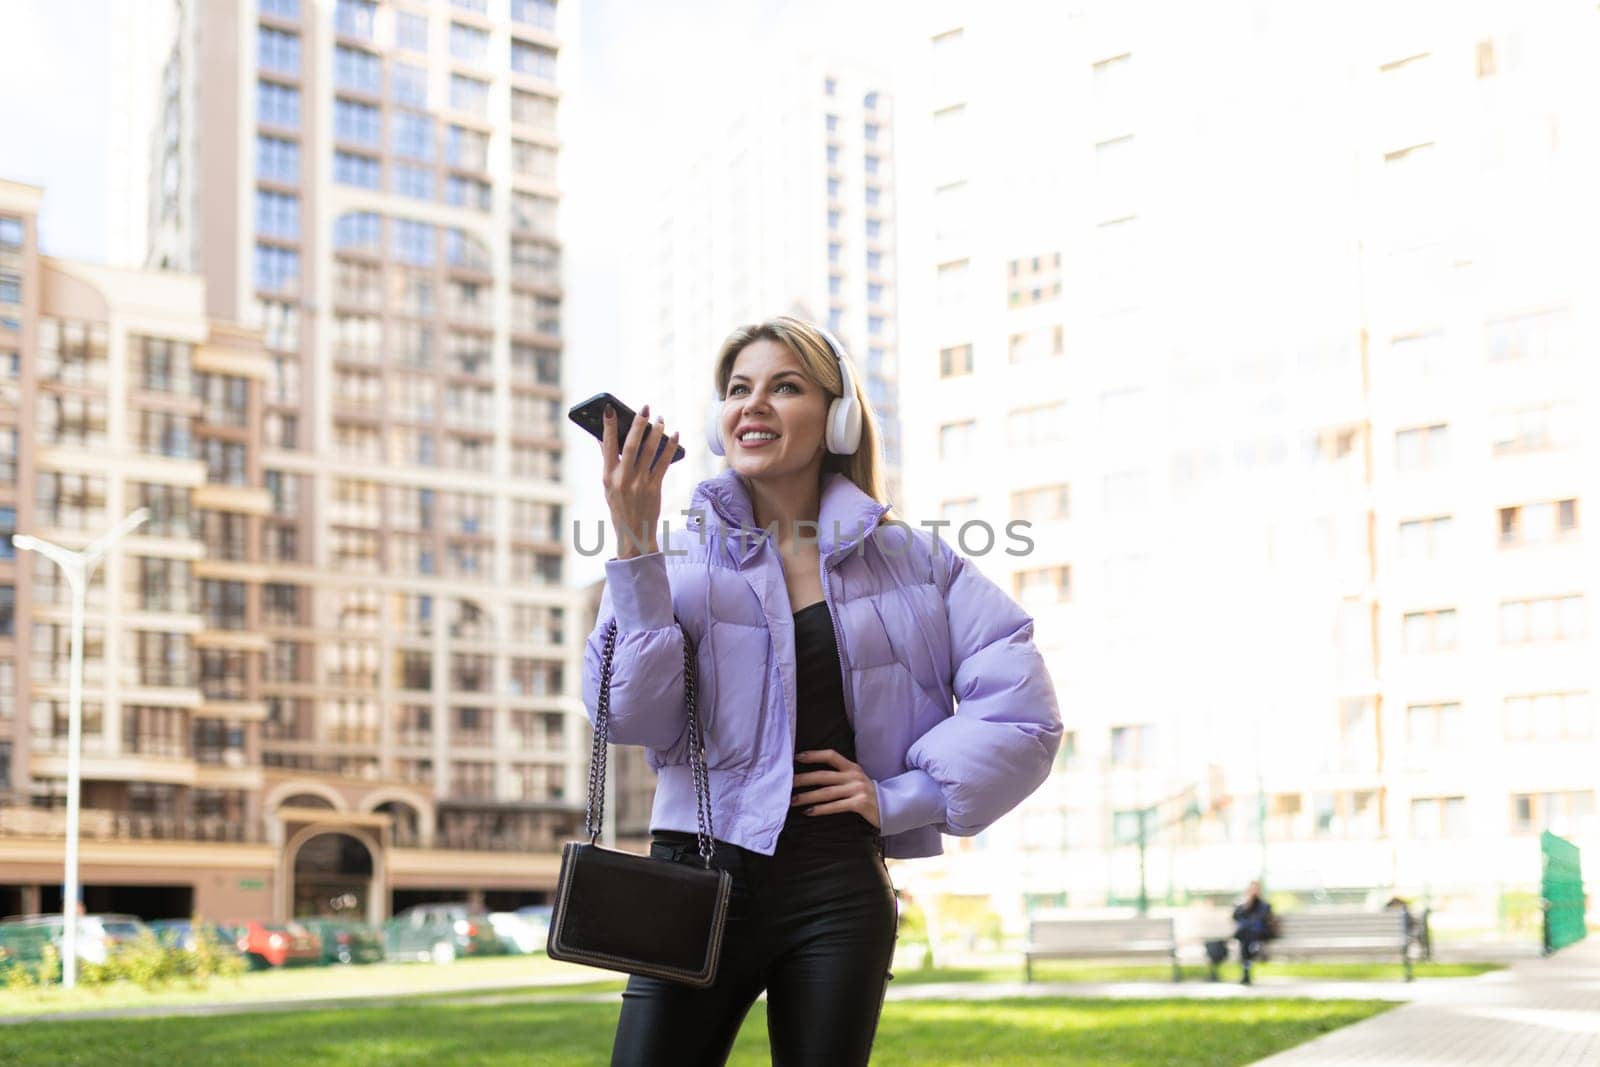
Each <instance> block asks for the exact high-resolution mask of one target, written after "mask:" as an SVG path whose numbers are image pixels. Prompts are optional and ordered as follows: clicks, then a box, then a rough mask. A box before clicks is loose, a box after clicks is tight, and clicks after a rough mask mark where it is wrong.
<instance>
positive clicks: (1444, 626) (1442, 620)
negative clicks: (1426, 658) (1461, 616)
mask: <svg viewBox="0 0 1600 1067" xmlns="http://www.w3.org/2000/svg"><path fill="white" fill-rule="evenodd" d="M1456 639H1457V634H1456V611H1455V609H1454V608H1439V609H1437V610H1433V611H1412V612H1408V613H1406V615H1405V616H1404V618H1402V620H1401V642H1402V646H1403V648H1404V649H1405V651H1406V652H1448V651H1450V650H1451V649H1453V648H1455V647H1456Z"/></svg>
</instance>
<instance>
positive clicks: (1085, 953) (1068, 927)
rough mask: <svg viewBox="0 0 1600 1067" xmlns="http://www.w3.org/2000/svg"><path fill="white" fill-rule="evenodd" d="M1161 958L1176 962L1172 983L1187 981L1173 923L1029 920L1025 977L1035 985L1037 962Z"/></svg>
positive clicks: (1109, 920)
mask: <svg viewBox="0 0 1600 1067" xmlns="http://www.w3.org/2000/svg"><path fill="white" fill-rule="evenodd" d="M1151 957H1159V958H1162V959H1167V960H1170V961H1171V962H1172V980H1173V981H1174V982H1179V981H1182V980H1183V974H1182V972H1181V971H1179V970H1178V940H1177V937H1176V936H1175V931H1174V924H1173V921H1172V920H1171V919H1148V918H1146V919H1057V918H1045V917H1036V918H1032V919H1030V920H1028V941H1027V944H1026V946H1025V947H1024V948H1023V975H1024V980H1025V981H1029V982H1031V981H1033V961H1034V960H1036V959H1040V960H1042V959H1072V960H1111V959H1130V958H1138V959H1149V958H1151Z"/></svg>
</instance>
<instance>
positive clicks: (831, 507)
mask: <svg viewBox="0 0 1600 1067" xmlns="http://www.w3.org/2000/svg"><path fill="white" fill-rule="evenodd" d="M689 507H690V509H691V510H701V511H704V512H705V513H706V515H707V517H708V519H709V518H710V517H711V516H715V518H716V520H719V521H718V522H709V521H708V523H707V525H721V526H722V527H723V529H724V536H731V537H732V538H733V543H734V544H735V545H737V544H738V543H739V540H738V538H739V531H741V530H744V531H746V533H745V535H744V536H745V547H744V548H743V550H742V556H743V558H744V559H748V558H749V557H750V556H751V554H752V553H754V552H755V551H756V550H758V549H759V548H760V546H761V544H762V540H761V538H762V532H761V531H760V529H759V528H758V527H757V526H756V519H755V507H754V505H753V504H752V503H751V501H750V494H749V492H748V491H747V490H746V489H745V487H744V482H743V481H741V480H740V478H739V475H738V473H737V472H736V471H734V470H733V468H731V467H730V468H728V469H727V470H724V471H722V472H721V473H720V474H717V475H715V476H714V477H711V478H707V479H705V480H704V481H702V482H700V484H698V485H696V486H695V489H694V494H693V496H692V497H691V499H690V503H689ZM888 510H889V505H888V504H884V503H881V502H880V501H877V500H874V499H873V498H872V497H871V496H869V495H867V494H866V493H864V492H862V490H861V489H860V487H858V486H857V485H856V483H855V482H852V481H851V480H850V479H849V478H846V477H845V476H844V475H842V474H839V473H837V472H830V473H828V474H824V475H823V476H822V495H821V499H820V502H819V508H818V514H817V548H818V551H819V552H820V553H821V555H822V558H823V559H824V560H826V559H828V557H830V556H832V555H835V554H840V555H842V554H843V553H845V552H847V551H849V550H851V549H853V548H855V547H856V545H858V544H859V543H860V542H861V541H862V540H863V539H864V538H865V537H866V536H867V534H869V533H871V532H872V530H874V529H876V528H877V526H878V522H879V520H880V519H881V518H882V517H883V514H884V512H886V511H888ZM692 522H693V520H691V524H692ZM741 562H742V561H741Z"/></svg>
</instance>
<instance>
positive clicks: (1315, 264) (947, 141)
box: [900, 4, 1600, 927]
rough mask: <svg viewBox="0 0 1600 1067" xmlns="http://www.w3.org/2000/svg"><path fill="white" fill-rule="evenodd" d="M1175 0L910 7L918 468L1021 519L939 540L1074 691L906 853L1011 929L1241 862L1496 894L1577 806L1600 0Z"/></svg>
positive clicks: (1429, 889)
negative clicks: (1330, 3)
mask: <svg viewBox="0 0 1600 1067" xmlns="http://www.w3.org/2000/svg"><path fill="white" fill-rule="evenodd" d="M1168 14H1169V15H1170V18H1166V17H1164V19H1163V21H1162V22H1161V24H1160V25H1159V26H1157V25H1144V24H1141V22H1140V20H1139V18H1138V17H1136V15H1135V13H1133V12H1131V11H1122V10H1119V9H1118V8H1116V6H1115V5H1109V4H1071V5H1059V6H1057V7H1054V8H1052V9H1050V10H1049V11H1042V10H1038V11H1034V12H1032V13H1031V15H1030V19H1029V21H1028V22H1027V24H1026V25H1024V24H1022V23H1020V22H1019V21H1017V20H1010V19H1008V18H1006V17H1005V15H1004V14H1003V13H1001V12H998V11H995V12H982V11H977V10H974V9H971V8H966V7H962V8H955V7H945V8H942V9H940V10H939V11H938V12H937V13H935V12H934V11H933V10H932V9H930V13H929V15H928V19H927V21H926V22H925V23H924V24H923V33H924V40H925V48H924V51H923V55H924V58H925V63H923V64H922V65H921V69H920V70H918V71H916V72H915V73H914V74H913V75H912V77H913V78H915V79H916V82H915V85H914V87H912V86H909V85H908V86H907V87H905V88H904V89H903V95H904V97H906V98H910V97H911V96H912V95H913V94H916V96H917V98H918V99H919V101H923V100H925V104H926V107H925V109H923V108H919V109H918V111H917V113H916V114H915V115H907V114H902V116H901V122H900V131H901V135H900V141H901V145H902V152H901V155H902V173H903V174H909V173H915V174H917V175H918V179H919V180H918V181H917V182H916V183H915V184H912V183H902V186H903V187H902V190H901V205H902V214H903V217H905V218H906V219H907V220H909V222H908V225H907V227H906V232H907V234H908V237H907V239H906V240H904V241H903V258H904V260H905V262H906V264H907V265H908V268H909V269H908V270H907V271H906V275H905V277H906V281H905V282H904V283H903V285H902V292H903V302H904V303H905V304H906V305H907V306H916V307H929V308H932V309H933V311H932V313H931V314H930V315H927V316H918V317H916V319H915V321H910V320H908V321H907V323H906V324H905V328H904V329H903V331H902V335H903V337H904V339H905V350H906V351H907V352H908V353H915V358H914V359H911V360H908V361H907V362H906V364H905V366H904V373H903V374H902V411H903V412H905V413H906V418H905V422H906V427H905V440H906V447H907V451H908V454H910V455H912V456H917V457H921V456H928V457H932V458H933V462H929V463H927V464H919V463H908V464H907V465H906V477H907V489H908V499H909V500H910V502H911V504H912V510H913V513H914V514H916V515H917V516H919V517H924V518H939V519H944V520H947V521H949V522H951V523H952V525H951V526H950V527H949V528H947V529H946V531H945V535H946V536H947V537H953V536H955V534H956V531H957V530H958V529H959V528H960V527H961V525H962V524H963V523H965V522H970V521H973V520H982V521H983V523H984V524H986V525H988V526H989V527H991V528H994V529H996V530H999V529H1000V528H1002V527H1003V526H1004V524H1005V523H1006V522H1009V521H1011V520H1014V519H1019V518H1021V519H1027V520H1029V521H1030V522H1031V523H1032V524H1033V526H1032V529H1031V531H1030V536H1031V538H1032V542H1033V543H1032V545H1031V546H1030V548H1029V550H1028V551H1027V552H1026V553H1025V554H1023V555H1021V556H1008V555H1007V554H1006V553H1005V552H1004V548H1005V547H1006V542H1005V540H1004V538H1003V535H1002V538H1001V540H1000V542H999V544H998V545H996V546H995V547H994V548H992V549H990V550H989V551H987V552H985V550H984V548H985V544H986V541H985V537H984V535H983V534H982V533H981V528H980V527H978V526H974V527H972V529H971V532H970V539H969V540H968V541H967V542H965V543H963V544H962V548H963V550H964V551H967V552H968V554H969V555H972V556H973V558H974V559H975V561H977V562H978V563H979V564H980V565H981V566H982V567H983V568H984V569H985V570H986V571H988V572H989V573H991V574H992V575H993V576H994V577H996V579H997V580H1001V581H1003V582H1007V583H1009V584H1010V586H1011V588H1012V590H1013V592H1014V593H1015V594H1016V595H1017V596H1018V598H1019V599H1020V600H1021V601H1022V603H1023V604H1024V605H1025V606H1027V607H1028V608H1029V610H1030V611H1032V612H1033V613H1034V614H1035V616H1036V619H1037V629H1036V633H1037V635H1038V637H1039V639H1040V641H1041V643H1042V645H1043V646H1044V647H1045V650H1046V654H1047V656H1048V658H1049V663H1050V666H1051V670H1052V674H1053V676H1054V678H1055V680H1056V682H1057V685H1058V690H1059V694H1060V699H1061V707H1062V712H1063V717H1064V719H1065V724H1066V728H1067V735H1066V738H1065V740H1064V742H1063V745H1062V749H1061V756H1060V761H1061V762H1060V765H1059V767H1058V769H1057V772H1056V773H1055V774H1054V775H1053V776H1052V778H1051V780H1050V781H1049V782H1048V783H1047V784H1046V785H1045V787H1044V788H1042V789H1041V790H1040V791H1039V793H1038V794H1036V796H1035V797H1034V798H1032V799H1031V800H1030V801H1029V802H1028V803H1027V804H1026V805H1025V806H1024V808H1023V809H1022V810H1020V811H1019V812H1018V813H1016V814H1014V815H1013V816H1012V817H1010V818H1009V819H1007V820H1005V821H1004V822H1003V823H1001V824H999V825H997V826H996V827H995V828H994V829H993V830H992V831H990V832H987V833H985V834H982V835H979V837H978V838H976V839H973V840H970V841H952V840H950V839H947V841H946V844H947V846H948V847H949V848H950V849H951V852H950V855H948V856H947V857H946V859H945V860H944V861H930V862H928V863H927V864H926V865H921V864H919V865H912V866H907V867H904V868H902V870H903V871H904V877H905V878H906V879H907V880H908V881H910V882H911V883H912V884H915V885H926V886H927V887H930V888H932V887H941V888H942V889H943V891H945V892H949V893H954V894H958V895H960V894H973V895H978V896H988V895H992V896H993V898H994V903H995V906H996V907H997V908H998V909H999V910H1001V911H1002V913H1003V914H1004V915H1005V916H1006V917H1007V919H1008V920H1009V921H1010V922H1012V923H1016V922H1020V917H1021V915H1022V914H1024V913H1025V912H1026V911H1027V910H1028V909H1030V908H1033V907H1039V906H1055V905H1067V906H1077V907H1103V906H1107V905H1112V906H1127V905H1130V904H1132V903H1133V902H1134V901H1135V900H1137V898H1138V895H1139V890H1140V885H1141V869H1142V871H1143V876H1142V881H1143V883H1144V886H1145V892H1146V895H1147V897H1148V898H1149V899H1152V900H1154V901H1157V902H1167V903H1182V902H1184V901H1188V900H1195V899H1200V900H1215V901H1219V902H1220V901H1222V900H1226V899H1229V898H1231V897H1233V896H1235V895H1237V893H1238V892H1239V891H1240V889H1241V888H1242V886H1243V884H1244V882H1246V881H1247V880H1249V879H1250V878H1252V877H1256V876H1258V875H1264V876H1265V878H1266V880H1267V883H1268V886H1269V888H1270V889H1272V890H1275V891H1278V892H1282V893H1288V894H1294V895H1298V896H1300V897H1302V898H1303V899H1307V900H1324V901H1328V900H1332V901H1349V902H1368V901H1379V902H1381V900H1383V899H1386V898H1387V897H1388V896H1389V895H1391V894H1393V893H1396V892H1399V893H1402V894H1404V895H1407V896H1415V897H1418V898H1421V899H1424V900H1426V901H1427V902H1429V903H1431V904H1433V905H1434V906H1435V907H1437V908H1441V909H1443V910H1442V912H1441V919H1440V920H1439V921H1442V922H1447V923H1449V922H1454V923H1458V924H1460V925H1463V926H1474V927H1493V926H1494V925H1496V923H1497V921H1500V919H1501V918H1502V917H1503V916H1504V915H1505V914H1507V911H1506V909H1508V908H1514V907H1515V906H1516V903H1517V901H1519V900H1523V899H1525V898H1526V896H1527V893H1528V891H1529V890H1531V889H1532V888H1534V887H1535V886H1536V885H1537V881H1538V877H1539V855H1538V834H1539V832H1540V831H1541V830H1543V829H1546V828H1550V829H1553V830H1555V831H1556V832H1558V833H1561V834H1564V835H1566V836H1569V837H1572V838H1573V839H1574V840H1576V841H1578V842H1579V843H1580V844H1590V845H1595V844H1600V821H1597V818H1596V808H1595V803H1596V800H1595V798H1596V790H1597V787H1600V778H1597V777H1596V772H1595V771H1594V766H1595V764H1596V760H1595V757H1596V755H1597V754H1600V738H1597V735H1596V732H1595V722H1594V719H1595V705H1594V689H1595V685H1596V683H1597V681H1600V679H1597V678H1596V675H1595V663H1596V662H1597V660H1596V656H1595V652H1596V638H1595V634H1594V631H1593V627H1592V623H1591V622H1590V621H1589V612H1590V607H1589V599H1590V598H1589V593H1590V591H1591V589H1592V588H1593V587H1594V580H1595V577H1596V575H1595V567H1596V565H1597V564H1596V560H1597V555H1596V553H1594V552H1593V551H1592V549H1591V548H1589V547H1586V546H1587V542H1588V534H1587V533H1586V532H1585V531H1584V529H1583V526H1584V521H1583V508H1584V499H1585V498H1586V497H1589V496H1592V495H1593V494H1594V492H1595V491H1596V489H1597V488H1600V486H1596V484H1595V478H1596V471H1597V470H1600V465H1597V463H1596V458H1597V455H1600V454H1597V452H1596V449H1597V448H1600V442H1596V441H1595V440H1593V439H1592V435H1589V434H1586V433H1585V432H1584V431H1583V429H1582V428H1583V427H1585V426H1587V425H1590V424H1592V415H1593V412H1594V407H1595V404H1596V403H1597V402H1600V390H1597V388H1596V384H1597V383H1596V372H1595V370H1594V367H1593V361H1591V360H1588V359H1586V357H1585V355H1584V353H1585V352H1586V351H1587V350H1588V349H1589V348H1591V347H1592V346H1593V340H1594V325H1593V324H1594V321H1595V310H1594V296H1593V294H1594V293H1595V292H1596V291H1597V290H1596V288H1595V286H1594V273H1595V272H1594V267H1593V266H1592V263H1591V261H1590V257H1588V256H1587V255H1586V254H1585V253H1583V252H1582V249H1584V248H1585V247H1587V246H1588V244H1590V243H1592V241H1593V239H1594V237H1595V225H1594V223H1595V220H1594V216H1593V213H1592V211H1590V210H1589V209H1588V207H1587V206H1586V205H1585V203H1584V199H1585V197H1584V194H1583V193H1582V192H1581V191H1580V190H1582V189H1583V188H1584V187H1585V186H1586V185H1589V184H1592V182H1593V179H1594V177H1595V173H1596V171H1595V168H1596V158H1597V157H1596V155H1595V153H1594V151H1593V146H1592V143H1591V141H1592V139H1591V138H1590V137H1589V135H1588V134H1587V133H1586V132H1583V131H1586V130H1587V129H1588V128H1589V126H1590V125H1591V114H1590V113H1591V111H1592V100H1593V99H1594V95H1593V93H1592V92H1591V91H1590V90H1592V88H1593V84H1592V83H1593V82H1594V80H1595V79H1594V76H1593V74H1592V72H1590V71H1589V70H1588V66H1587V64H1586V63H1585V62H1584V61H1583V60H1582V58H1581V56H1582V50H1583V48H1584V47H1587V46H1589V45H1591V44H1592V43H1593V42H1594V40H1595V38H1596V36H1597V34H1600V26H1597V25H1596V20H1595V18H1594V13H1593V12H1578V11H1575V10H1571V11H1566V12H1555V11H1553V10H1551V9H1545V8H1540V9H1539V10H1538V11H1534V10H1533V9H1529V10H1528V11H1526V12H1523V13H1512V12H1509V11H1508V10H1502V11H1501V12H1500V16H1499V17H1498V21H1496V18H1494V17H1490V16H1489V15H1488V14H1485V13H1481V12H1479V13H1473V14H1471V15H1469V14H1467V13H1465V12H1462V13H1459V16H1460V17H1457V18H1452V19H1450V20H1445V21H1443V22H1441V21H1440V20H1434V21H1433V22H1432V23H1425V22H1418V23H1414V24H1411V23H1407V21H1406V20H1405V19H1402V18H1399V17H1395V18H1391V17H1390V15H1391V14H1393V13H1392V12H1390V11H1388V10H1383V11H1379V9H1378V8H1377V7H1362V8H1360V10H1359V11H1358V12H1356V13H1354V14H1353V15H1350V16H1349V17H1346V15H1345V14H1341V16H1340V17H1339V18H1338V19H1334V18H1332V17H1331V16H1330V17H1328V18H1323V17H1322V16H1314V17H1304V18H1301V17H1296V18H1290V17H1289V16H1288V15H1287V14H1283V15H1279V14H1276V13H1272V12H1267V11H1265V10H1264V9H1261V8H1259V6H1249V5H1237V6H1236V8H1230V9H1229V12H1226V13H1219V12H1218V11H1216V10H1215V9H1208V10H1205V11H1201V10H1198V9H1197V10H1195V11H1192V12H1179V11H1177V10H1176V9H1172V10H1170V11H1169V12H1168ZM1290 57H1292V59H1291V58H1290ZM1177 86H1182V87H1184V89H1183V91H1182V92H1173V91H1172V90H1173V89H1174V87H1177ZM1043 100H1048V101H1054V102H1055V103H1054V104H1053V105H1052V106H1051V108H1050V109H1048V111H1047V113H1048V114H1049V115H1050V116H1051V118H1050V121H1049V124H1048V129H1044V128H1041V126H1040V124H1039V111H1038V107H1037V106H1036V105H1037V104H1038V102H1039V101H1043ZM1141 812H1143V813H1144V814H1143V815H1141ZM1141 825H1142V826H1143V834H1142V836H1143V837H1144V843H1145V847H1144V849H1142V850H1141V849H1140V847H1139V840H1140V837H1141Z"/></svg>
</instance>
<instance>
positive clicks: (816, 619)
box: [784, 600, 878, 837]
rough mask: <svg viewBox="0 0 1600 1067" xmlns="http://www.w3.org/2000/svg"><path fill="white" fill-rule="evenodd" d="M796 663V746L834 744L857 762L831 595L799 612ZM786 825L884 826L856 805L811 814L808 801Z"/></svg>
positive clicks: (863, 831) (854, 830) (859, 832)
mask: <svg viewBox="0 0 1600 1067" xmlns="http://www.w3.org/2000/svg"><path fill="white" fill-rule="evenodd" d="M794 664H795V718H796V721H795V735H794V750H795V751H796V752H817V751H821V750H823V749H828V748H831V749H833V750H834V751H835V752H838V753H839V754H840V755H841V756H843V757H844V758H845V759H847V760H850V761H851V762H854V761H855V758H856V735H855V731H854V730H852V729H851V727H850V718H849V716H848V715H846V714H845V710H844V678H843V676H842V675H841V674H840V673H839V645H838V643H837V642H836V641H835V640H834V634H833V616H832V614H831V613H830V612H829V611H828V605H827V602H826V601H822V600H819V601H817V602H816V603H815V604H808V605H806V606H805V607H803V608H801V609H800V610H799V611H797V612H795V613H794ZM828 769H829V766H828V764H826V763H811V762H806V763H802V762H800V761H799V760H795V763H794V773H795V774H804V773H806V772H808V771H821V770H828ZM816 788H819V787H818V786H816V785H811V786H797V787H796V790H795V791H796V792H797V793H798V792H810V791H811V790H813V789H816ZM791 799H793V797H792V796H791ZM823 803H827V801H824V802H823ZM784 830H785V832H788V833H805V834H808V835H813V834H830V835H832V834H838V835H842V836H850V837H860V836H870V835H871V834H874V833H877V830H878V828H877V827H875V826H873V825H872V823H870V822H868V821H867V820H866V819H865V818H863V817H862V816H861V815H860V814H859V813H857V812H854V811H840V812H830V813H829V814H827V815H807V814H806V813H805V807H804V806H803V805H797V806H795V807H792V808H790V809H789V815H788V818H787V820H786V821H785V824H784Z"/></svg>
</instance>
